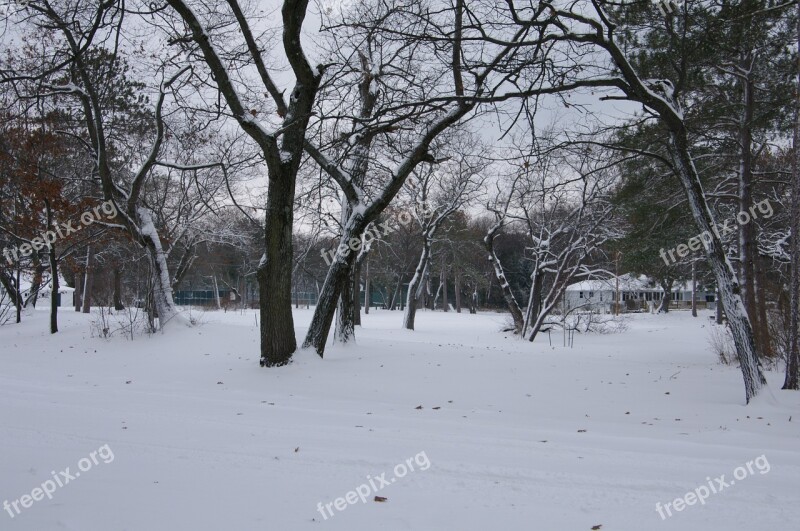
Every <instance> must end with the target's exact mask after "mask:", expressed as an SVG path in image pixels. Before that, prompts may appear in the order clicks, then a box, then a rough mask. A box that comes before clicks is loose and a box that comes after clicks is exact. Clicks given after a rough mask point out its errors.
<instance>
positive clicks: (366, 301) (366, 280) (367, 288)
mask: <svg viewBox="0 0 800 531" xmlns="http://www.w3.org/2000/svg"><path fill="white" fill-rule="evenodd" d="M371 305H372V296H371V295H370V284H369V257H367V262H366V265H365V266H364V313H365V314H367V315H369V307H370V306H371Z"/></svg>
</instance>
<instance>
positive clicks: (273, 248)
mask: <svg viewBox="0 0 800 531" xmlns="http://www.w3.org/2000/svg"><path fill="white" fill-rule="evenodd" d="M294 189H295V179H294V178H293V177H292V176H290V175H284V174H283V173H281V174H277V172H275V171H274V170H273V169H271V170H270V175H269V190H268V191H267V216H266V229H265V233H264V257H263V258H262V259H261V264H259V267H258V291H259V307H260V314H261V365H262V366H266V367H277V366H281V365H286V364H287V363H289V361H290V360H291V358H292V354H293V353H294V351H295V350H297V339H296V338H295V335H294V318H293V316H292V227H293V222H294V220H293V213H294ZM323 289H324V288H323Z"/></svg>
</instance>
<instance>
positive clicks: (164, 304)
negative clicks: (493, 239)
mask: <svg viewBox="0 0 800 531" xmlns="http://www.w3.org/2000/svg"><path fill="white" fill-rule="evenodd" d="M136 214H137V217H138V222H139V227H141V232H140V236H141V243H142V245H144V248H145V250H146V251H147V258H148V260H149V262H150V274H151V282H152V311H153V312H154V313H155V314H156V315H154V316H153V317H158V328H160V329H162V330H163V329H164V328H165V327H166V326H167V325H171V324H174V323H181V324H185V325H188V324H189V322H188V321H187V320H186V319H184V318H183V316H182V315H181V314H180V312H179V311H178V309H177V307H176V306H175V301H174V300H173V298H172V282H171V279H170V276H169V267H168V266H167V254H166V253H165V252H164V249H163V248H162V247H161V238H160V237H159V236H158V232H157V231H156V228H155V224H154V223H153V215H152V212H150V210H149V209H147V208H144V207H139V208H137V209H136ZM154 324H155V322H153V325H154Z"/></svg>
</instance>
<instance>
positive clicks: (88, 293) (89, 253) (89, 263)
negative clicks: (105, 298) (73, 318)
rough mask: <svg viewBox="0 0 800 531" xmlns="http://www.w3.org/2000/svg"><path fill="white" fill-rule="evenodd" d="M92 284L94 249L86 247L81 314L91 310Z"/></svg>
mask: <svg viewBox="0 0 800 531" xmlns="http://www.w3.org/2000/svg"><path fill="white" fill-rule="evenodd" d="M93 284H94V249H93V248H92V246H91V245H89V246H88V247H86V273H85V276H84V280H83V313H90V312H91V310H92V285H93Z"/></svg>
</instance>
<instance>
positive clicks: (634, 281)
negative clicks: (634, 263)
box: [563, 274, 715, 313]
mask: <svg viewBox="0 0 800 531" xmlns="http://www.w3.org/2000/svg"><path fill="white" fill-rule="evenodd" d="M618 287H619V294H620V300H621V310H622V311H637V310H640V311H641V310H650V311H652V310H653V309H655V308H657V307H658V306H659V305H660V304H661V300H662V299H663V298H664V290H663V289H662V288H661V286H660V285H659V284H658V283H657V282H655V281H653V280H651V279H649V278H648V277H646V276H645V275H641V276H639V277H636V276H633V275H631V274H625V275H621V276H620V277H619V285H618V284H617V278H616V277H611V278H608V279H592V280H583V281H581V282H576V283H575V284H570V285H569V286H567V289H566V291H565V292H564V300H563V304H564V307H565V309H566V310H567V311H569V310H574V309H576V308H585V309H586V310H587V311H597V312H602V313H611V311H612V309H613V305H614V301H615V299H616V293H617V288H618ZM691 300H692V283H691V281H686V282H676V283H674V284H673V286H672V297H671V304H670V308H686V307H689V306H690V304H691ZM714 300H715V299H714V293H713V292H706V291H703V290H701V289H700V288H699V286H698V291H697V303H698V307H699V308H704V307H705V308H713V304H714Z"/></svg>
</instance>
